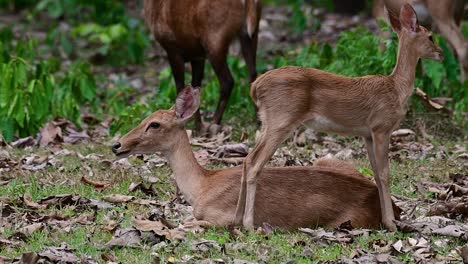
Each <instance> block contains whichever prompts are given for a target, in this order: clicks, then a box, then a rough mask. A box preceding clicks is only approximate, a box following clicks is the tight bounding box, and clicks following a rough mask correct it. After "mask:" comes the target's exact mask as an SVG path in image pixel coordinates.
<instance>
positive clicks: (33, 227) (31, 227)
mask: <svg viewBox="0 0 468 264" xmlns="http://www.w3.org/2000/svg"><path fill="white" fill-rule="evenodd" d="M43 228H44V224H43V223H34V224H31V225H27V226H25V227H22V228H20V229H19V230H18V231H19V232H21V233H23V234H25V235H28V236H30V235H32V234H33V233H34V232H36V231H39V230H42V229H43Z"/></svg>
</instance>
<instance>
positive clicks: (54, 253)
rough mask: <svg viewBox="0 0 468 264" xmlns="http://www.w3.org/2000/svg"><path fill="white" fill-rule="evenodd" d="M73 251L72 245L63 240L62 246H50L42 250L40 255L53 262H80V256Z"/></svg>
mask: <svg viewBox="0 0 468 264" xmlns="http://www.w3.org/2000/svg"><path fill="white" fill-rule="evenodd" d="M71 252H72V250H71V248H70V246H69V245H68V244H67V243H65V242H62V244H61V245H60V247H48V248H46V249H45V250H44V251H42V252H40V253H39V254H38V255H39V256H40V257H43V258H46V259H48V260H50V261H52V262H60V263H77V262H79V261H80V258H78V257H77V256H76V255H75V254H73V253H71Z"/></svg>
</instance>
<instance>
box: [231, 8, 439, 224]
mask: <svg viewBox="0 0 468 264" xmlns="http://www.w3.org/2000/svg"><path fill="white" fill-rule="evenodd" d="M391 20H392V26H393V27H394V29H395V30H396V31H397V32H398V36H399V49H398V59H397V65H396V66H395V69H394V71H393V73H392V75H390V76H379V75H377V76H364V77H359V78H349V77H345V76H340V75H336V74H332V73H328V72H325V71H322V70H318V69H312V68H302V67H283V68H280V69H275V70H271V71H269V72H267V73H265V74H263V75H262V76H260V77H259V78H258V79H257V80H256V81H255V82H254V83H253V84H252V88H251V96H252V99H253V100H254V102H255V104H256V106H257V108H258V115H259V119H260V121H261V123H262V131H261V134H260V137H259V139H258V141H257V144H256V145H255V147H254V149H253V151H252V152H251V153H249V155H248V156H247V158H246V160H245V162H244V172H243V181H242V188H241V192H240V198H239V203H238V209H237V212H236V218H235V220H234V222H235V223H236V224H240V223H243V224H244V226H247V227H249V226H252V224H253V222H254V219H253V216H254V206H253V204H254V203H256V199H257V198H256V197H255V192H256V180H257V175H258V174H259V173H260V171H261V170H262V168H263V167H264V166H265V164H266V163H267V161H268V160H269V159H270V157H271V156H272V155H273V153H274V152H275V150H276V149H277V148H278V146H279V145H280V144H281V143H282V142H283V141H284V140H285V139H286V138H287V137H288V135H289V134H290V133H291V132H292V131H294V130H295V129H296V128H297V127H298V126H300V125H308V126H311V127H313V128H314V129H315V130H318V131H322V132H332V133H338V134H345V135H355V136H361V137H363V138H364V139H365V142H366V147H367V151H368V154H369V160H370V163H371V165H372V168H373V171H374V175H375V176H376V183H377V186H378V189H379V192H380V203H381V208H382V215H383V216H384V217H383V223H384V224H385V226H386V227H387V228H389V229H391V230H395V229H396V226H395V224H394V223H393V220H394V217H393V210H392V206H391V203H392V202H391V196H390V190H389V187H388V145H389V138H390V134H391V132H392V131H393V130H394V129H395V128H396V127H397V126H398V125H399V123H400V120H401V119H402V118H403V117H404V115H405V112H406V103H407V100H408V97H409V96H410V94H411V92H412V89H413V82H414V78H415V71H416V65H417V62H418V60H419V58H420V57H424V58H431V59H436V60H440V59H441V56H442V51H441V50H440V48H438V47H437V46H436V45H435V44H434V43H433V42H432V41H431V40H430V38H429V36H430V32H428V31H427V30H426V29H425V28H423V27H419V25H417V22H416V17H415V13H414V11H413V9H412V8H411V7H410V6H409V5H407V6H405V7H404V8H402V11H401V15H400V19H398V18H394V17H392V19H391ZM332 186H334V185H331V186H330V187H332Z"/></svg>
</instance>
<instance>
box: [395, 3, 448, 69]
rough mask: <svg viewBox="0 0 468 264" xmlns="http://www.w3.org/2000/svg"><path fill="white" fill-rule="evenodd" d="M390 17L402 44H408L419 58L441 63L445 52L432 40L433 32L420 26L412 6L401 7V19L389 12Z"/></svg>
mask: <svg viewBox="0 0 468 264" xmlns="http://www.w3.org/2000/svg"><path fill="white" fill-rule="evenodd" d="M388 17H389V20H390V24H391V26H392V28H393V30H394V31H395V32H396V33H397V34H398V39H399V41H400V42H406V43H407V44H406V45H407V46H406V47H408V46H409V47H410V48H411V49H412V51H413V52H415V54H414V55H417V56H418V57H419V58H425V59H432V60H436V61H441V60H442V59H443V57H444V56H443V52H442V50H441V49H440V48H439V47H438V46H437V44H436V43H435V42H434V40H433V38H432V32H431V31H429V30H427V29H426V28H425V27H423V26H420V25H419V23H418V18H417V16H416V12H415V11H414V9H413V8H412V7H411V5H410V4H405V5H404V6H402V7H401V10H400V17H399V18H397V17H396V16H395V15H394V14H393V13H391V12H388Z"/></svg>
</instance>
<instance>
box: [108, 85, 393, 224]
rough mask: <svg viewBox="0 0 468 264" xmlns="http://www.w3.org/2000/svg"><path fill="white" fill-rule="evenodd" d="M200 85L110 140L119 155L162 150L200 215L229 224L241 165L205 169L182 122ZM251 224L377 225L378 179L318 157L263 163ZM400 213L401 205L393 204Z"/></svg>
mask: <svg viewBox="0 0 468 264" xmlns="http://www.w3.org/2000/svg"><path fill="white" fill-rule="evenodd" d="M199 96H200V91H199V90H198V89H193V88H191V87H187V88H185V89H184V90H183V91H182V92H181V93H179V95H178V97H177V101H176V104H175V105H174V106H173V107H172V108H171V109H169V110H158V111H156V112H154V113H153V114H152V115H151V116H149V117H148V118H146V119H144V120H143V121H142V122H141V123H140V124H139V125H138V126H137V127H136V128H134V129H133V130H132V131H130V132H129V133H128V134H126V135H125V136H123V137H122V138H121V139H120V140H119V142H118V143H116V144H115V145H114V146H112V150H113V152H114V153H115V154H116V155H117V156H118V157H120V158H123V157H127V156H129V155H132V154H149V153H154V152H161V153H162V154H163V155H164V156H165V157H166V159H167V160H168V162H169V166H170V167H171V169H172V171H173V172H174V177H175V180H176V183H177V186H178V187H179V189H180V191H181V192H182V194H183V195H184V197H185V199H186V200H187V202H189V203H190V204H191V205H192V206H193V209H194V216H195V218H197V219H198V220H205V221H208V222H210V223H212V224H215V225H221V226H227V225H230V224H232V218H233V217H234V214H235V210H236V204H237V199H238V194H239V188H240V180H241V175H242V168H241V167H240V166H238V167H231V168H227V169H220V170H206V169H204V168H203V167H201V166H200V165H199V164H198V162H197V160H196V159H195V157H194V155H193V153H192V149H191V146H190V142H189V138H188V136H187V133H186V131H185V128H184V125H185V123H186V122H187V120H188V119H189V118H190V117H191V116H192V115H194V113H195V112H196V111H197V109H198V107H199V103H200V98H199ZM258 180H259V183H260V185H259V188H258V198H259V199H258V200H257V201H256V203H255V208H256V209H257V210H256V211H255V224H261V223H264V222H267V223H270V224H272V225H274V226H278V227H283V228H293V227H301V226H302V227H304V226H313V227H315V226H317V225H319V226H324V227H329V228H334V227H338V226H339V225H340V224H342V223H344V222H346V221H348V220H350V221H351V224H352V226H353V227H368V228H378V227H379V226H380V223H381V216H380V205H379V202H378V197H379V194H378V190H377V187H376V185H375V184H374V183H373V182H371V181H370V180H368V179H366V178H365V176H363V175H362V174H360V173H359V172H358V171H356V169H354V168H353V166H351V165H350V164H349V163H346V162H343V161H339V160H332V159H322V160H318V161H317V162H316V163H315V166H314V167H285V168H265V169H264V170H263V171H262V173H260V175H259V179H258ZM395 212H396V213H397V215H399V212H400V211H399V208H398V207H395Z"/></svg>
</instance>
